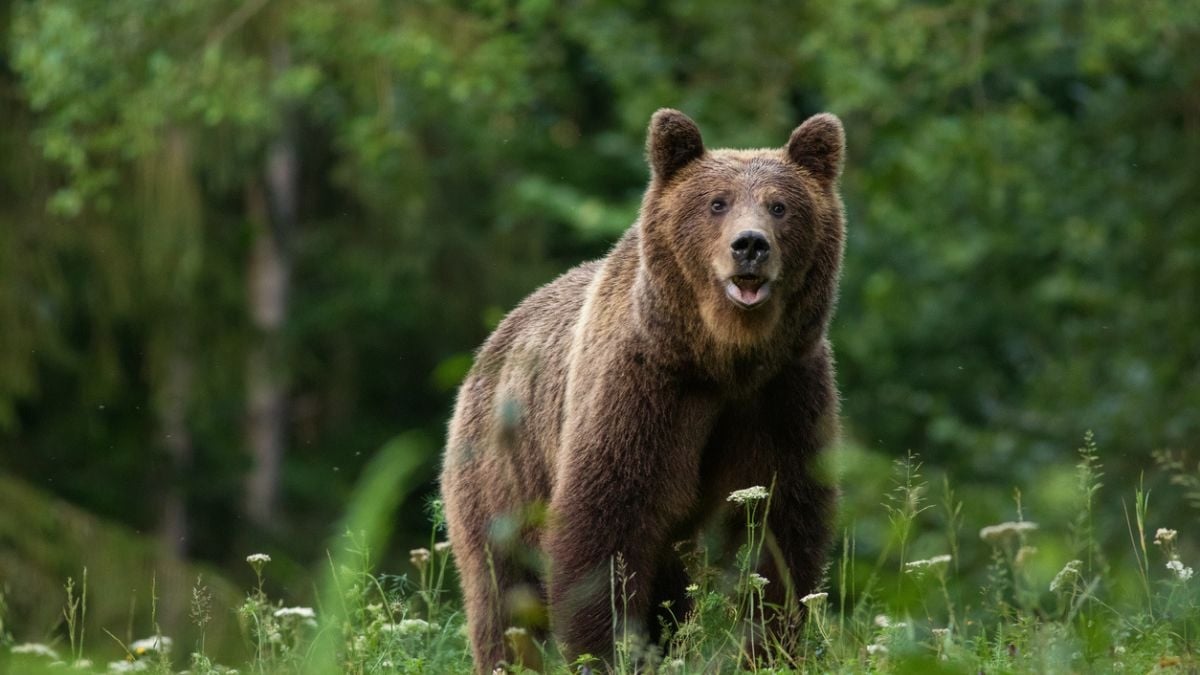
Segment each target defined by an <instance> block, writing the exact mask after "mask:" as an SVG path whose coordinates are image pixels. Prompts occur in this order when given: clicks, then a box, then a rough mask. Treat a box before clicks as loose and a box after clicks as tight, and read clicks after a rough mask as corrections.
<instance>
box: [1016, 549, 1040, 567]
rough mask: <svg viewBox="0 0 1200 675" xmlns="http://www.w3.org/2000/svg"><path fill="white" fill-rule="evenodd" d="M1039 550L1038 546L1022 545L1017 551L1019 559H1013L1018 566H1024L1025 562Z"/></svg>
mask: <svg viewBox="0 0 1200 675" xmlns="http://www.w3.org/2000/svg"><path fill="white" fill-rule="evenodd" d="M1037 551H1038V550H1037V547H1036V546H1022V547H1021V548H1020V549H1019V550H1018V551H1017V559H1016V560H1015V561H1013V562H1014V564H1015V565H1016V566H1017V567H1024V566H1025V563H1027V562H1029V559H1030V558H1032V557H1033V556H1034V554H1035V553H1037Z"/></svg>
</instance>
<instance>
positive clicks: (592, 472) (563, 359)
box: [441, 109, 844, 672]
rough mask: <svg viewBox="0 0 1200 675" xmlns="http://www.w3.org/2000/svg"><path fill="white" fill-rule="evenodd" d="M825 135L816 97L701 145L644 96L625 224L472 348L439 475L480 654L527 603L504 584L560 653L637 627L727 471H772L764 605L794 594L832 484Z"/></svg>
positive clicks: (675, 581) (837, 224) (823, 536)
mask: <svg viewBox="0 0 1200 675" xmlns="http://www.w3.org/2000/svg"><path fill="white" fill-rule="evenodd" d="M843 149H844V134H843V131H842V125H841V122H840V121H839V120H838V118H837V117H835V116H833V115H830V114H820V115H815V116H813V117H811V118H809V119H808V120H806V121H805V122H804V123H803V124H801V125H800V126H799V127H797V128H796V129H795V131H793V132H792V134H791V137H790V138H789V140H788V142H787V144H786V145H785V146H784V147H783V148H780V149H767V150H708V149H706V148H705V147H704V143H703V141H702V140H701V136H700V130H699V129H698V128H697V126H696V124H695V123H694V122H692V120H691V119H689V118H688V117H687V116H685V115H684V114H683V113H680V112H678V111H676V110H669V109H663V110H659V111H658V112H656V113H655V114H654V116H653V118H652V119H651V121H650V128H649V132H648V138H647V143H646V151H647V156H648V160H649V164H650V168H651V178H650V185H649V187H648V188H647V190H646V193H645V196H644V198H643V201H642V206H641V211H640V214H639V217H638V219H637V221H636V222H635V223H634V224H633V226H632V227H631V228H630V229H629V230H628V231H627V232H626V233H625V234H624V236H622V237H621V239H620V241H618V242H617V244H616V245H615V246H614V247H613V249H612V250H611V251H610V252H609V254H608V255H607V256H606V257H604V258H603V259H601V260H598V261H593V262H589V263H585V264H583V265H580V266H579V267H576V268H574V269H572V270H570V271H568V272H567V273H565V274H563V275H562V276H561V277H559V278H558V279H557V280H555V281H554V282H552V283H550V284H549V285H547V286H544V287H542V288H541V289H539V290H538V291H536V292H535V293H533V295H531V296H529V297H528V298H527V299H526V300H525V301H524V302H522V303H521V304H520V305H519V306H518V307H517V308H516V309H514V310H513V311H512V313H510V314H509V315H508V316H507V317H506V318H505V319H504V321H503V322H501V324H500V325H499V327H498V328H497V329H496V331H495V332H494V333H493V334H492V336H491V337H490V338H489V339H488V340H487V342H486V343H485V344H484V345H483V347H482V349H480V351H479V353H478V354H477V358H476V362H475V364H474V366H473V367H472V369H471V372H470V373H469V374H468V376H467V378H466V380H465V381H464V383H463V385H462V388H461V389H460V391H459V394H458V402H457V406H456V408H455V411H454V416H453V419H452V421H451V423H450V430H449V438H448V441H447V446H446V454H445V462H444V466H443V470H442V476H441V487H442V495H443V499H444V503H445V509H446V516H447V522H448V524H449V534H450V542H451V545H452V546H453V550H454V556H455V559H456V561H457V566H458V570H459V574H460V577H461V581H462V587H463V592H464V595H465V599H466V610H467V619H468V623H469V628H470V639H471V644H472V648H473V650H474V657H475V665H476V668H477V669H478V670H479V672H491V670H492V668H493V667H494V666H495V664H497V663H498V662H500V661H502V660H504V659H505V658H506V647H505V631H506V629H507V628H509V627H511V626H514V625H517V624H519V623H521V622H522V621H527V620H528V616H518V615H520V614H521V606H522V603H521V602H520V600H521V598H525V599H529V598H533V599H534V600H535V601H537V600H540V601H541V602H542V603H544V606H545V607H546V608H547V609H548V610H549V616H548V619H549V626H550V629H551V632H552V633H553V635H554V636H555V637H556V638H557V640H558V642H559V645H560V646H561V648H562V650H563V653H564V655H565V656H566V657H567V658H568V659H571V658H574V657H576V656H578V655H579V654H582V653H590V654H592V655H596V656H600V657H604V658H611V656H612V653H613V637H614V636H613V626H614V619H616V620H617V621H625V622H629V625H641V626H643V627H645V628H646V629H647V630H654V626H655V624H656V621H655V617H654V616H653V612H654V611H655V608H657V607H659V606H660V605H661V603H662V602H663V601H665V600H672V601H675V602H676V603H677V604H675V605H674V607H675V609H674V611H675V614H676V616H680V611H681V609H680V606H681V605H682V604H683V603H685V602H686V593H685V590H684V589H685V587H686V585H687V584H688V579H687V577H686V573H685V572H684V569H683V566H682V563H681V561H680V559H679V554H678V552H677V551H676V550H675V549H674V547H673V545H674V544H675V543H676V542H679V541H681V540H685V539H688V538H689V537H691V536H693V535H694V534H695V532H696V530H697V528H698V527H700V526H701V525H702V524H704V523H706V522H707V521H708V520H709V519H710V517H712V516H713V514H714V513H715V512H716V511H717V509H718V507H720V506H721V505H722V503H723V502H724V501H725V500H726V497H727V495H728V494H729V493H730V492H732V491H734V490H737V489H740V488H745V487H748V486H754V485H762V486H769V485H773V486H774V492H773V494H772V497H771V500H772V501H771V506H770V511H769V515H768V522H767V525H768V528H769V531H770V533H771V536H772V540H771V542H770V543H771V545H770V547H769V548H770V549H771V550H772V551H774V552H775V554H774V555H764V556H763V560H762V561H760V562H759V569H760V571H761V572H762V574H763V575H764V576H766V577H767V578H768V580H769V581H770V583H769V584H768V586H767V602H768V603H771V604H773V605H775V606H777V607H786V606H789V605H790V606H793V607H794V598H795V597H797V595H803V594H806V593H808V592H810V591H812V590H813V589H814V588H815V587H816V586H817V584H818V583H819V581H820V576H821V574H822V573H823V567H824V560H825V556H826V553H827V549H828V547H829V541H830V532H831V528H832V518H833V507H834V501H835V488H834V487H833V486H831V485H829V484H828V483H827V482H826V481H824V480H823V479H822V477H821V476H820V475H818V474H819V473H820V472H818V471H816V470H815V467H814V460H815V459H816V458H817V456H818V455H819V454H820V453H821V451H822V450H823V449H824V448H826V447H828V446H829V445H830V444H831V443H832V442H833V441H834V439H835V437H836V435H837V433H838V394H837V390H836V386H835V382H834V372H833V356H832V352H831V349H830V345H829V341H828V339H827V337H826V330H827V327H828V325H829V321H830V317H831V315H832V313H833V311H834V305H835V303H836V298H837V281H838V274H839V269H840V266H841V260H842V248H843V239H844V225H843V206H842V202H841V198H840V196H839V194H838V180H839V176H840V173H841V168H842V157H843ZM538 505H543V506H544V507H545V508H544V509H543V511H544V513H543V515H544V517H537V516H535V515H531V514H536V513H539V509H538ZM728 520H729V521H733V520H734V519H732V518H730V519H728ZM530 551H533V552H537V554H538V555H540V556H541V559H542V560H544V564H541V565H539V564H538V562H537V556H536V555H535V556H530V554H529V552H530ZM618 556H619V559H620V560H621V561H622V563H623V565H624V570H625V572H624V574H623V575H622V576H623V578H624V579H625V580H626V588H625V589H624V592H623V593H622V596H623V597H622V598H621V599H619V601H618V602H617V603H616V605H615V606H616V608H617V609H616V610H615V611H618V612H619V613H621V614H622V615H623V616H620V617H614V616H613V611H614V609H613V608H614V603H613V602H612V598H611V597H610V571H611V569H612V565H613V561H614V559H618ZM780 564H782V569H781V568H780ZM777 611H778V610H777Z"/></svg>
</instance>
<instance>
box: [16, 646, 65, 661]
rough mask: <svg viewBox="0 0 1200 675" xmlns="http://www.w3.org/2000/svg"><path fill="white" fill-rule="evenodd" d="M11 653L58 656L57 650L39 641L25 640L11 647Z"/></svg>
mask: <svg viewBox="0 0 1200 675" xmlns="http://www.w3.org/2000/svg"><path fill="white" fill-rule="evenodd" d="M12 653H14V654H26V655H28V656H43V657H45V658H48V659H57V658H58V652H56V651H54V649H53V648H51V647H49V646H47V645H44V644H42V643H40V642H26V643H25V644H21V645H17V646H15V647H13V648H12Z"/></svg>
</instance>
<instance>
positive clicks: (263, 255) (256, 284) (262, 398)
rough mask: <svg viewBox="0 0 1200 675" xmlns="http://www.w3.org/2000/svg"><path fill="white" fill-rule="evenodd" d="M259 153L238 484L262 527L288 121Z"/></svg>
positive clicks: (276, 404)
mask: <svg viewBox="0 0 1200 675" xmlns="http://www.w3.org/2000/svg"><path fill="white" fill-rule="evenodd" d="M289 58H290V57H289V55H288V48H287V46H286V45H283V44H281V45H279V46H277V47H276V48H275V49H274V50H273V52H272V64H273V68H274V70H275V71H276V72H277V73H278V72H281V71H282V70H284V69H285V68H286V67H287V64H288V61H289ZM288 117H289V116H288V115H287V114H285V115H284V123H283V125H282V128H281V130H280V133H279V136H278V137H277V138H276V139H275V141H274V142H273V143H272V144H271V146H270V148H269V149H268V150H267V157H266V165H265V167H264V174H265V175H264V178H265V181H264V182H265V194H264V190H263V189H262V187H260V184H259V183H258V182H257V181H255V182H253V183H252V184H251V186H250V189H249V190H248V194H247V202H248V207H249V212H250V213H249V215H250V222H251V226H252V227H253V228H254V250H253V252H252V254H251V257H250V269H249V273H248V280H249V289H248V290H249V296H250V318H251V322H252V324H253V326H254V328H255V330H256V332H257V335H256V336H255V339H254V343H253V345H252V346H251V348H250V352H249V355H248V358H247V363H246V403H247V407H248V409H247V428H246V440H247V445H248V446H249V448H250V453H251V459H252V461H253V466H252V468H251V471H250V475H249V477H248V479H247V483H246V504H245V508H246V514H247V515H248V517H249V518H250V520H251V521H252V522H253V523H255V524H256V525H259V526H261V527H264V528H268V529H269V528H271V526H272V523H273V522H274V520H275V516H276V509H277V506H278V504H277V502H278V495H279V477H280V468H281V466H282V464H283V454H284V449H285V443H286V439H285V417H286V410H287V405H286V403H287V401H286V392H287V386H286V376H285V369H284V367H283V336H282V331H283V326H284V322H285V321H286V319H287V311H288V290H289V286H290V278H291V252H290V243H291V237H292V233H293V232H294V231H295V229H296V210H297V203H296V198H297V180H298V173H299V159H298V157H297V153H296V146H295V140H294V138H293V135H292V130H291V124H290V120H289V119H288Z"/></svg>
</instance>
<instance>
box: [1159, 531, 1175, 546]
mask: <svg viewBox="0 0 1200 675" xmlns="http://www.w3.org/2000/svg"><path fill="white" fill-rule="evenodd" d="M1178 534H1179V533H1178V532H1176V531H1175V530H1169V529H1167V528H1165V527H1160V528H1158V531H1157V532H1155V533H1154V543H1155V544H1158V545H1159V546H1163V545H1166V544H1170V543H1171V542H1173V541H1175V537H1176V535H1178Z"/></svg>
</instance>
